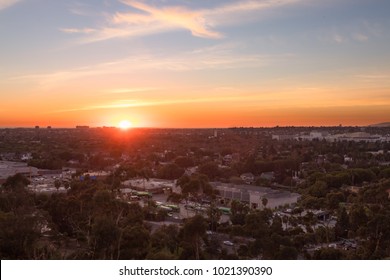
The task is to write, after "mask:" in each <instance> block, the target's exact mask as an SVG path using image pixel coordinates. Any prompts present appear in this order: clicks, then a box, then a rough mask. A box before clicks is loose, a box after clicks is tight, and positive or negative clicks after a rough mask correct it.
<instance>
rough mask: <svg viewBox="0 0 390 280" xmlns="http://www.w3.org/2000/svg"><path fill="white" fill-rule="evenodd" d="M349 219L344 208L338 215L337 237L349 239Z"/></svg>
mask: <svg viewBox="0 0 390 280" xmlns="http://www.w3.org/2000/svg"><path fill="white" fill-rule="evenodd" d="M348 231H349V217H348V214H347V211H346V210H345V208H344V207H342V208H340V209H339V211H338V213H337V223H336V226H335V235H336V238H337V237H342V238H348Z"/></svg>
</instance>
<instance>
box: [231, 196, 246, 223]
mask: <svg viewBox="0 0 390 280" xmlns="http://www.w3.org/2000/svg"><path fill="white" fill-rule="evenodd" d="M230 211H231V213H232V214H231V216H230V220H231V222H232V224H233V225H244V224H245V217H246V215H247V214H248V213H249V207H248V205H246V204H244V203H241V202H239V201H237V200H233V201H232V203H231V208H230Z"/></svg>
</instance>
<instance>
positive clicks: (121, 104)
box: [51, 95, 242, 113]
mask: <svg viewBox="0 0 390 280" xmlns="http://www.w3.org/2000/svg"><path fill="white" fill-rule="evenodd" d="M227 101H242V96H237V95H236V96H232V95H230V96H214V97H210V96H207V97H199V98H178V99H173V98H171V99H164V100H157V99H156V100H149V101H144V100H116V101H113V102H109V103H104V104H96V105H89V106H84V107H78V108H70V109H63V110H58V111H53V112H51V113H65V112H77V111H93V110H104V109H124V108H135V107H154V106H169V105H176V104H195V103H212V102H227Z"/></svg>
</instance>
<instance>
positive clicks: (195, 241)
mask: <svg viewBox="0 0 390 280" xmlns="http://www.w3.org/2000/svg"><path fill="white" fill-rule="evenodd" d="M206 228H207V225H206V220H205V219H204V218H203V217H202V216H200V215H196V216H194V217H192V218H190V219H188V220H187V221H186V222H185V223H184V226H183V229H182V236H183V240H184V241H186V242H188V243H189V244H190V246H191V248H192V251H193V252H194V257H195V259H197V260H199V259H200V248H201V240H202V238H203V237H204V235H205V233H206Z"/></svg>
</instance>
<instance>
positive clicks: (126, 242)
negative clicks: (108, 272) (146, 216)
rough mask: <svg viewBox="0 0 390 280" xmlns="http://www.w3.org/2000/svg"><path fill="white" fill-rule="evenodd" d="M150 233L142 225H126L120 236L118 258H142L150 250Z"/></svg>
mask: <svg viewBox="0 0 390 280" xmlns="http://www.w3.org/2000/svg"><path fill="white" fill-rule="evenodd" d="M149 244H150V234H149V231H148V230H147V229H145V228H144V227H143V226H142V225H135V226H130V225H129V226H127V227H125V228H124V229H123V230H122V232H121V234H120V238H119V245H118V248H119V249H118V259H121V260H142V259H144V258H145V257H146V255H147V253H148V251H149Z"/></svg>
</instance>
